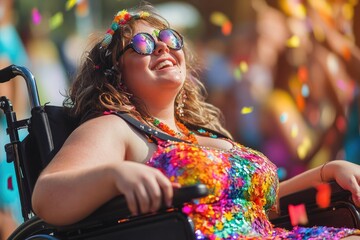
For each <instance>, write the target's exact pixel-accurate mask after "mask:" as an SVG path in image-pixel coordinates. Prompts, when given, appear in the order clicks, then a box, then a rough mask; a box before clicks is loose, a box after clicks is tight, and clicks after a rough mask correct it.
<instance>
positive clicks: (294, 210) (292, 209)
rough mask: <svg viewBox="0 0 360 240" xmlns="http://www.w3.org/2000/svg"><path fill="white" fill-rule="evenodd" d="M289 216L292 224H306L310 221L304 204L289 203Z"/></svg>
mask: <svg viewBox="0 0 360 240" xmlns="http://www.w3.org/2000/svg"><path fill="white" fill-rule="evenodd" d="M288 208H289V216H290V221H291V225H292V226H297V225H299V224H302V225H305V224H307V223H308V217H307V214H306V210H305V205H304V204H299V205H291V204H290V205H289V206H288Z"/></svg>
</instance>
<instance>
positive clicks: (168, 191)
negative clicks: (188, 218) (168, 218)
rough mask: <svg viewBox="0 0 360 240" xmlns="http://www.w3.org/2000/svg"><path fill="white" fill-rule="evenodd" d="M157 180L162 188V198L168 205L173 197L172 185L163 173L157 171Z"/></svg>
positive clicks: (168, 205)
mask: <svg viewBox="0 0 360 240" xmlns="http://www.w3.org/2000/svg"><path fill="white" fill-rule="evenodd" d="M157 182H158V184H159V186H160V188H161V190H162V193H163V198H164V201H165V204H166V206H167V207H170V206H171V204H172V199H173V194H174V192H173V187H172V184H171V182H170V180H169V179H168V178H167V177H165V175H164V174H162V173H161V172H159V174H158V175H157Z"/></svg>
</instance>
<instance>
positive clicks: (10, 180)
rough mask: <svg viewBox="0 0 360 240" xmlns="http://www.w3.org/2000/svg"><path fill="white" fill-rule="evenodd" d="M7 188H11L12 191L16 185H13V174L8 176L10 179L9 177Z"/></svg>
mask: <svg viewBox="0 0 360 240" xmlns="http://www.w3.org/2000/svg"><path fill="white" fill-rule="evenodd" d="M7 189H9V190H10V191H12V190H14V185H13V182H12V177H11V176H10V177H8V179H7Z"/></svg>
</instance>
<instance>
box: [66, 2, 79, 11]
mask: <svg viewBox="0 0 360 240" xmlns="http://www.w3.org/2000/svg"><path fill="white" fill-rule="evenodd" d="M77 2H78V1H77V0H68V1H67V2H66V6H65V8H66V11H69V10H70V9H72V8H73V7H74V6H75V4H76V3H77Z"/></svg>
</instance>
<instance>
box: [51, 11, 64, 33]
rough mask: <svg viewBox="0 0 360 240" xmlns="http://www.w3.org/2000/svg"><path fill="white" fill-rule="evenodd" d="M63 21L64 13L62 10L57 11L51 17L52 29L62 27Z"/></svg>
mask: <svg viewBox="0 0 360 240" xmlns="http://www.w3.org/2000/svg"><path fill="white" fill-rule="evenodd" d="M63 21H64V17H63V14H62V13H61V12H58V13H56V14H55V15H54V16H52V17H51V18H50V22H49V25H50V29H51V30H54V29H56V28H58V27H60V26H61V24H63Z"/></svg>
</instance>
